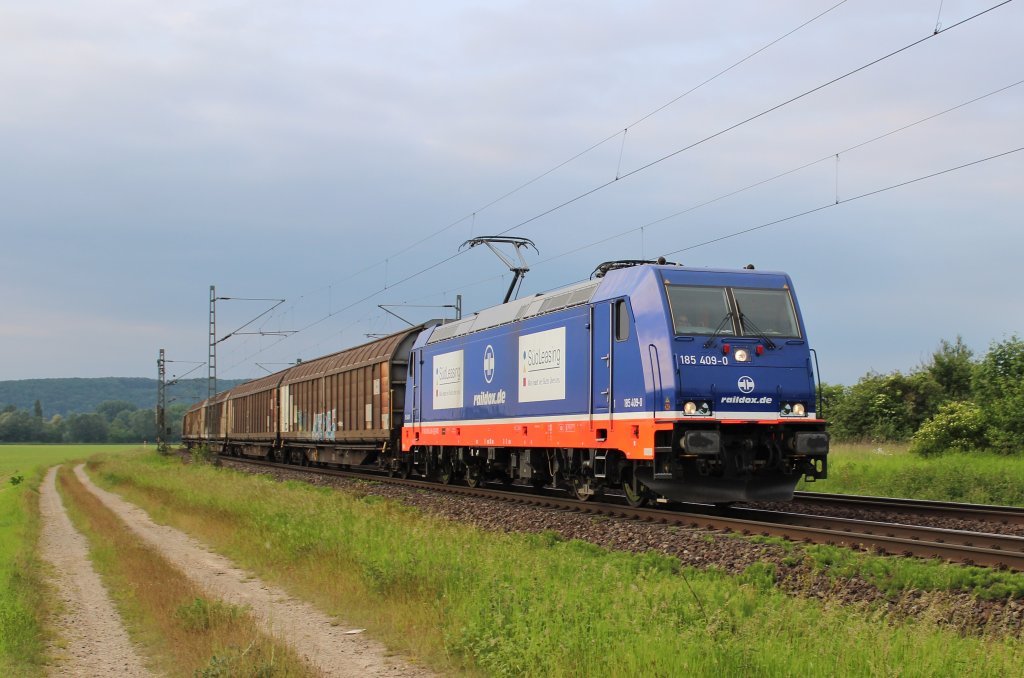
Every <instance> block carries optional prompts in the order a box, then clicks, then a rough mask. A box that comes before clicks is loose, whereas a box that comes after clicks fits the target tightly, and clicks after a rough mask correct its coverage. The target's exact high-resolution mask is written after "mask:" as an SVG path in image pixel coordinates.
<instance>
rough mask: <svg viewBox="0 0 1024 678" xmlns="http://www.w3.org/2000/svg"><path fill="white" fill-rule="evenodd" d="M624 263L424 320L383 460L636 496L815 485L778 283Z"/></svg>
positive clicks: (811, 432) (820, 448) (822, 435)
mask: <svg viewBox="0 0 1024 678" xmlns="http://www.w3.org/2000/svg"><path fill="white" fill-rule="evenodd" d="M626 263H627V264H628V265H623V264H621V263H616V262H612V264H611V265H608V266H603V267H599V270H598V271H597V272H596V273H597V276H596V279H592V280H589V281H587V282H583V283H579V284H575V285H572V286H569V287H566V288H563V289H559V290H555V291H552V292H548V293H545V294H538V295H536V296H533V297H528V298H525V299H519V300H517V301H513V302H510V303H506V304H502V305H500V306H496V307H493V308H489V309H486V310H483V311H481V312H479V313H476V314H474V315H472V316H470V317H468V318H464V319H461V320H458V321H455V322H452V323H448V324H444V325H436V326H433V327H428V328H426V329H425V330H423V332H422V333H420V335H419V336H418V337H417V338H416V341H415V343H414V344H413V347H412V351H411V355H410V358H409V362H408V368H407V369H408V374H407V375H406V385H405V407H404V412H403V419H404V421H403V426H402V431H401V452H398V451H397V450H396V453H397V455H396V456H395V457H392V458H391V460H390V461H389V462H388V463H390V464H393V465H395V466H396V467H397V468H398V469H401V470H402V471H403V472H404V473H419V474H424V475H427V476H430V477H436V478H439V479H440V480H442V481H443V482H450V481H452V480H453V479H464V480H465V481H466V482H467V483H469V484H471V485H475V484H477V483H479V482H481V481H483V480H501V481H504V482H515V483H523V484H529V485H533V486H535V487H544V486H563V487H567V488H569V489H570V490H571V491H572V492H573V493H574V494H575V495H576V497H578V498H579V499H581V500H585V499H588V498H590V497H592V496H595V495H596V494H599V493H600V492H602V491H603V490H604V489H606V488H610V489H614V490H621V491H622V492H623V493H624V494H625V496H626V498H627V500H628V501H629V502H630V503H631V504H634V505H639V504H643V503H646V502H647V501H648V500H650V499H651V498H655V497H665V498H668V499H673V500H679V501H696V502H710V503H728V502H735V501H764V500H788V499H791V498H792V494H793V489H794V487H795V486H796V483H797V481H798V480H799V479H800V478H803V477H807V478H809V479H817V478H824V477H826V473H827V465H826V457H827V454H828V447H829V441H828V434H827V433H826V432H825V422H824V420H823V419H820V418H818V416H817V408H816V397H815V394H816V390H815V378H814V369H813V363H812V360H811V352H810V348H809V346H808V343H807V334H806V330H805V328H804V324H803V319H802V317H801V315H800V310H799V306H798V305H797V302H796V298H795V296H794V292H793V284H792V281H791V280H790V278H789V276H788V275H786V274H784V273H776V272H767V271H756V270H753V268H752V267H748V268H747V269H742V270H711V269H694V268H686V267H682V266H678V265H672V264H663V263H651V262H626Z"/></svg>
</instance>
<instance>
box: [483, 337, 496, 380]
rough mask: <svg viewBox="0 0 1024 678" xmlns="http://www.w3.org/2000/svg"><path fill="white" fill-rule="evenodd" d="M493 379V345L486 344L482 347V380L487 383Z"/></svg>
mask: <svg viewBox="0 0 1024 678" xmlns="http://www.w3.org/2000/svg"><path fill="white" fill-rule="evenodd" d="M493 380H494V347H493V346H491V345H490V344H487V348H485V349H484V381H486V382H487V383H488V384H489V383H491V382H492V381H493Z"/></svg>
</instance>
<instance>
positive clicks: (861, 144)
mask: <svg viewBox="0 0 1024 678" xmlns="http://www.w3.org/2000/svg"><path fill="white" fill-rule="evenodd" d="M1021 85H1024V80H1018V81H1016V82H1013V83H1011V84H1009V85H1005V86H1003V87H1000V88H998V89H995V90H992V91H990V92H987V93H985V94H982V95H980V96H976V97H974V98H972V99H968V100H967V101H963V102H961V103H959V104H956V105H955V106H950V107H949V108H946V109H944V110H942V111H939V112H938V113H933V114H931V115H928V116H925V117H923V118H919V119H917V120H915V121H914V122H910V123H907V124H905V125H901V126H899V127H896V128H894V129H891V130H889V131H888V132H884V133H882V134H878V135H876V136H873V137H871V138H870V139H866V140H864V141H861V142H858V143H856V144H853V145H852V146H847V147H846V148H844V149H842V150H839V151H835V152H834V153H829V154H828V155H824V156H822V157H820V158H818V159H816V160H811V161H809V162H805V163H803V164H800V165H797V166H796V167H792V168H790V169H788V170H785V171H783V172H779V173H778V174H774V175H772V176H770V177H767V178H765V179H760V180H758V181H755V182H754V183H751V184H747V185H746V186H743V187H742V188H738V189H735V190H732V191H728V192H726V193H723V194H721V195H718V196H716V197H714V198H710V199H708V200H703V201H701V202H698V203H696V204H694V205H691V206H689V207H687V208H685V209H682V210H678V211H676V212H673V213H671V214H668V215H666V216H664V217H659V218H658V219H655V220H654V221H648V222H646V223H644V224H642V225H640V226H635V227H633V228H629V229H625V230H623V231H618V232H616V233H613V234H611V235H608V236H606V237H603V238H600V239H598V240H593V241H591V242H589V243H584V244H580V245H576V246H574V247H573V248H572V249H571V250H568V251H566V252H560V253H558V254H555V255H552V256H550V257H547V258H544V259H541V260H539V261H537V262H535V263H534V264H533V265H534V266H535V267H539V266H543V265H544V264H547V263H550V262H552V261H554V260H556V259H560V258H562V257H564V256H567V255H568V254H572V253H575V252H579V251H581V250H584V249H587V248H590V247H595V246H597V245H601V244H604V243H606V242H610V241H612V240H616V239H618V238H621V237H624V236H627V235H629V234H631V233H636V232H638V231H641V230H643V229H647V228H650V227H651V226H655V225H657V224H660V223H663V222H665V221H669V220H671V219H675V218H677V217H680V216H682V215H684V214H687V213H689V212H693V211H695V210H697V209H700V208H701V207H707V206H708V205H711V204H713V203H716V202H719V201H721V200H725V199H726V198H731V197H733V196H735V195H739V194H740V193H744V192H746V191H749V190H752V189H754V188H758V187H759V186H764V185H765V184H768V183H771V182H773V181H776V180H777V179H781V178H783V177H787V176H790V175H792V174H795V173H797V172H800V171H801V170H805V169H808V168H810V167H813V166H815V165H818V164H821V163H823V162H826V161H829V160H832V159H833V158H838V157H839V156H841V155H844V154H846V153H849V152H850V151H854V150H857V149H860V148H864V147H865V146H868V145H870V144H873V143H875V142H878V141H881V140H882V139H886V138H888V137H891V136H893V135H895V134H899V133H900V132H905V131H906V130H909V129H912V128H914V127H916V126H918V125H922V124H924V123H926V122H928V121H930V120H934V119H936V118H938V117H941V116H943V115H946V114H948V113H952V112H953V111H957V110H959V109H961V108H964V107H965V106H969V105H971V104H974V103H977V102H979V101H983V100H985V99H987V98H989V97H992V96H995V95H996V94H1000V93H1002V92H1005V91H1007V90H1010V89H1012V88H1014V87H1019V86H1021ZM836 192H837V194H838V188H837V189H836ZM836 201H837V202H838V195H837V196H836ZM492 279H493V278H488V279H487V280H492Z"/></svg>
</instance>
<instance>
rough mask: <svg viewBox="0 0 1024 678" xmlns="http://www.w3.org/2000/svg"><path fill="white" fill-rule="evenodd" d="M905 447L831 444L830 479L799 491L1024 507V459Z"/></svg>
mask: <svg viewBox="0 0 1024 678" xmlns="http://www.w3.org/2000/svg"><path fill="white" fill-rule="evenodd" d="M907 448H908V446H907V445H906V444H882V445H877V444H848V443H847V444H837V445H833V447H832V450H831V451H830V452H829V469H828V479H827V480H821V481H818V482H815V483H804V482H801V484H800V486H799V487H798V489H800V490H807V491H811V492H836V493H840V494H870V495H878V496H885V497H906V498H910V499H933V500H937V501H959V502H968V503H973V504H1002V505H1006V506H1024V456H1005V455H999V454H993V453H990V452H950V453H947V454H944V455H941V456H937V457H928V458H922V457H919V456H917V455H913V454H911V453H910V452H908V451H907Z"/></svg>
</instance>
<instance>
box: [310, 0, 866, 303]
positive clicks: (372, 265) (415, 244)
mask: <svg viewBox="0 0 1024 678" xmlns="http://www.w3.org/2000/svg"><path fill="white" fill-rule="evenodd" d="M847 1H848V0H840V1H839V2H837V3H836V4H834V5H831V6H830V7H828V8H827V9H825V10H823V11H821V12H819V13H818V14H816V15H814V16H813V17H811V18H810V19H807V20H806V21H804V22H803V23H801V24H799V25H798V26H796V27H795V28H792V29H790V30H788V31H786V32H785V33H783V34H782V35H780V36H779V37H777V38H775V39H773V40H771V41H769V42H768V43H766V44H764V45H762V46H761V47H759V48H757V49H756V50H754V51H753V52H751V53H749V54H747V55H746V56H744V57H743V58H741V59H739V60H738V61H735V62H733V63H732V64H730V65H729V66H727V67H725V68H723V69H722V70H720V71H718V72H716V73H715V74H714V75H711V76H709V77H707V78H705V79H704V80H702V81H701V82H700V83H698V84H696V85H694V86H693V87H691V88H689V89H687V90H686V91H684V92H682V93H681V94H678V95H676V96H675V97H673V98H672V99H670V100H669V101H667V102H665V103H664V104H661V105H660V106H658V107H657V108H655V109H654V110H651V111H648V112H647V113H645V114H643V115H641V116H640V117H639V118H637V119H636V120H634V121H633V122H631V123H629V124H628V125H626V126H625V128H622V129H618V130H616V131H615V132H614V133H612V134H609V135H608V136H606V137H604V138H603V139H601V140H600V141H597V142H595V143H593V144H591V145H590V146H588V147H586V148H584V149H583V150H582V151H579V152H577V153H575V154H573V155H572V156H570V157H569V158H566V159H565V160H563V161H561V162H559V163H557V164H555V165H554V166H552V167H550V168H549V169H547V170H545V171H543V172H541V173H540V174H537V175H536V176H534V177H533V178H531V179H529V180H527V181H525V182H523V183H521V184H519V185H517V186H516V187H515V188H512V189H511V190H509V191H506V192H505V193H503V194H501V195H499V196H498V197H496V198H494V199H492V200H490V201H489V202H487V203H485V204H484V205H482V206H480V207H478V208H476V209H475V210H473V211H472V212H470V213H469V214H466V215H464V216H462V217H459V218H458V219H456V220H455V221H452V222H450V223H448V224H447V225H445V226H442V227H441V228H439V229H437V230H435V231H433V232H431V233H429V234H427V235H425V236H423V237H422V238H420V239H419V240H416V241H414V242H412V243H410V244H409V245H406V246H405V247H403V248H401V249H399V250H398V251H396V252H393V253H391V254H390V255H388V257H385V258H384V259H381V260H378V261H374V262H373V263H370V264H367V265H366V266H364V267H362V268H360V269H357V270H356V271H354V272H352V273H350V274H349V275H347V276H345V277H344V278H342V279H340V280H338V281H336V282H338V283H341V282H344V281H347V280H351V279H352V278H355V277H356V276H359V275H362V274H363V273H366V272H367V271H370V270H372V269H374V268H376V267H378V266H380V265H382V264H383V265H384V266H385V267H386V266H387V262H388V259H393V258H395V257H398V256H400V255H402V254H405V253H406V252H409V251H412V250H414V249H415V248H417V247H419V246H420V245H422V244H423V243H425V242H427V241H428V240H431V239H432V238H435V237H437V236H439V235H441V234H442V233H445V232H447V231H449V230H451V229H452V228H455V227H456V226H458V225H459V224H462V223H464V222H465V221H467V220H469V221H470V223H471V235H473V234H474V233H473V232H474V231H475V228H476V218H477V216H479V214H480V213H481V212H484V211H485V210H487V209H489V208H491V207H493V206H495V205H497V204H499V203H501V202H502V201H504V200H506V199H508V198H510V197H512V196H513V195H515V194H517V193H519V192H520V191H522V190H524V189H526V188H528V187H529V186H532V185H533V184H535V183H537V182H538V181H540V180H541V179H544V178H545V177H547V176H549V175H551V174H553V173H554V172H557V171H558V170H560V169H562V168H563V167H565V166H566V165H569V164H570V163H572V162H574V161H576V160H578V159H579V158H581V157H583V156H585V155H587V154H588V153H590V152H591V151H593V150H595V149H597V148H599V147H601V146H603V145H604V144H606V143H608V142H609V141H611V140H613V139H615V138H617V137H618V136H619V135H622V136H623V140H622V144H623V145H622V149H620V156H619V159H620V164H621V158H622V155H621V153H622V150H623V149H624V147H625V133H626V131H627V130H628V129H630V128H633V127H636V126H637V125H640V124H641V123H643V122H645V121H646V120H648V119H649V118H651V117H653V116H655V115H657V114H658V113H660V112H662V111H664V110H665V109H667V108H669V107H670V106H672V105H673V104H676V103H678V102H679V101H681V100H682V99H684V98H686V97H687V96H689V95H690V94H693V93H694V92H696V91H697V90H699V89H701V88H702V87H704V86H706V85H708V84H710V83H712V82H714V81H715V80H717V79H718V78H720V77H722V76H723V75H725V74H726V73H728V72H730V71H732V70H733V69H735V68H737V67H738V66H740V65H742V64H744V63H746V62H747V61H749V60H751V59H753V58H754V57H755V56H757V55H758V54H761V53H762V52H764V51H766V50H768V49H770V48H771V47H773V46H775V45H777V44H778V43H780V42H782V41H783V40H785V39H786V38H788V37H790V36H792V35H793V34H795V33H797V32H798V31H800V30H802V29H804V28H806V27H807V26H809V25H810V24H812V23H814V22H815V21H817V20H818V19H821V18H822V17H824V16H826V15H827V14H829V13H831V12H832V11H833V10H835V9H837V8H839V7H841V6H842V5H844V4H846V2H847ZM386 277H387V273H386V272H385V279H386ZM322 289H324V288H323V287H320V288H317V289H314V290H310V291H308V292H306V293H304V294H301V295H299V298H298V299H299V300H301V299H303V298H305V297H306V296H308V295H309V294H313V293H315V292H318V291H320V290H322ZM295 303H298V301H296V302H295ZM293 306H294V304H293Z"/></svg>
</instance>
